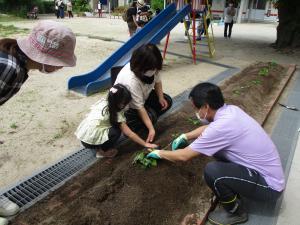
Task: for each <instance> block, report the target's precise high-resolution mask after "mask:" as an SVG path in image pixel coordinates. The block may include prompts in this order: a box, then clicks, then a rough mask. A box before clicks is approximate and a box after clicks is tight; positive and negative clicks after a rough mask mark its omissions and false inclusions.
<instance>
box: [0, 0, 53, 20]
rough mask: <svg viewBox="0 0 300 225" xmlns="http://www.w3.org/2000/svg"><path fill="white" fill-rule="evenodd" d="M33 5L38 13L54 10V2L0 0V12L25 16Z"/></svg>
mask: <svg viewBox="0 0 300 225" xmlns="http://www.w3.org/2000/svg"><path fill="white" fill-rule="evenodd" d="M34 6H37V7H38V8H39V13H51V12H53V11H54V2H52V1H43V0H0V12H1V13H9V14H13V15H17V16H21V17H25V16H26V14H27V12H28V11H31V10H32V9H33V7H34Z"/></svg>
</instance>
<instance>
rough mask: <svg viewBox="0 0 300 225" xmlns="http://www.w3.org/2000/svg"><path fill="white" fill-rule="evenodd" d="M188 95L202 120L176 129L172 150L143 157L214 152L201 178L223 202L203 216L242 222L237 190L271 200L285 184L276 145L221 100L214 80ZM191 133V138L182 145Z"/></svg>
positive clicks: (215, 220) (220, 221) (181, 157)
mask: <svg viewBox="0 0 300 225" xmlns="http://www.w3.org/2000/svg"><path fill="white" fill-rule="evenodd" d="M189 98H190V100H191V102H192V104H193V107H194V109H195V111H196V114H197V116H198V118H199V119H200V120H201V122H202V123H206V124H208V125H204V126H201V127H199V128H197V129H195V130H193V131H191V132H189V133H186V134H181V135H180V136H179V137H178V138H176V139H175V140H174V141H173V143H172V149H173V151H165V150H155V151H153V152H151V153H150V154H148V157H152V158H157V159H160V158H161V159H167V160H170V161H188V160H190V159H192V158H194V157H197V156H199V155H202V154H203V155H207V156H214V157H215V158H216V159H217V160H216V161H213V162H210V163H208V164H207V165H206V167H205V170H204V178H205V181H206V183H207V185H208V186H209V187H210V189H211V190H212V191H213V192H214V194H215V195H216V196H217V198H218V199H219V201H220V202H221V204H222V206H223V207H221V208H218V209H216V210H215V211H213V212H211V213H210V214H209V217H208V219H209V221H210V222H211V223H213V224H236V223H243V222H246V221H247V220H248V215H247V212H246V211H245V209H244V207H243V205H242V202H241V200H240V196H245V197H247V198H251V199H254V200H261V201H276V200H277V199H278V197H279V196H280V195H281V193H282V191H283V189H284V187H285V180H284V174H283V170H282V166H281V161H280V158H279V155H278V151H277V149H276V147H275V145H274V143H273V142H272V140H271V139H270V137H269V136H268V135H267V134H266V132H265V131H264V130H263V128H262V127H261V126H260V125H259V124H258V123H257V122H256V121H255V120H254V119H253V118H252V117H250V116H249V115H248V114H246V113H245V112H244V111H243V110H242V109H240V108H239V107H237V106H234V105H226V104H225V103H224V98H223V95H222V92H221V90H220V88H219V87H218V86H216V85H214V84H211V83H200V84H198V85H196V86H195V87H194V88H193V90H192V91H191V93H190V95H189ZM191 139H195V140H194V141H193V142H192V143H191V144H190V145H189V146H187V145H188V140H191ZM174 150H176V151H174Z"/></svg>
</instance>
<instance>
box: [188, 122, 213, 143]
mask: <svg viewBox="0 0 300 225" xmlns="http://www.w3.org/2000/svg"><path fill="white" fill-rule="evenodd" d="M207 127H208V125H204V126H201V127H198V128H196V129H195V130H192V131H190V132H188V133H186V134H185V136H186V138H187V140H191V139H196V138H198V137H199V136H201V135H202V133H203V131H204V130H205V129H206V128H207Z"/></svg>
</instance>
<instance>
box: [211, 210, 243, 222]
mask: <svg viewBox="0 0 300 225" xmlns="http://www.w3.org/2000/svg"><path fill="white" fill-rule="evenodd" d="M247 220H248V214H247V212H246V211H245V210H244V209H242V208H240V209H239V210H237V212H235V213H229V212H227V211H226V210H225V209H224V208H223V207H220V208H217V209H215V211H213V212H211V213H209V215H208V221H209V222H210V223H212V224H215V225H233V224H239V223H245V222H246V221H247Z"/></svg>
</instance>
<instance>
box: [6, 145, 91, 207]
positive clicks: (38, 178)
mask: <svg viewBox="0 0 300 225" xmlns="http://www.w3.org/2000/svg"><path fill="white" fill-rule="evenodd" d="M95 161H96V157H95V151H93V150H90V149H81V150H79V151H78V152H75V153H73V154H72V155H70V156H68V157H66V158H65V159H63V160H61V161H59V162H57V163H56V164H54V165H52V166H50V167H48V168H46V169H44V170H43V171H41V172H38V173H36V174H35V175H33V176H31V177H29V178H27V179H25V180H24V181H21V182H20V183H19V184H17V185H15V186H14V187H12V188H11V189H9V190H7V191H4V192H3V193H0V194H1V195H2V196H5V197H7V198H8V199H10V200H11V201H12V202H14V203H16V204H17V205H18V206H19V207H20V209H21V211H23V210H25V209H26V208H28V207H30V206H32V205H33V204H34V203H36V202H37V201H38V200H41V199H42V198H44V197H45V196H46V195H48V194H49V192H51V191H53V190H55V189H57V188H58V187H60V186H62V185H63V184H64V183H65V182H66V181H68V180H69V179H71V178H72V177H73V176H75V175H76V174H77V173H78V172H81V171H82V170H84V169H86V168H88V167H89V166H90V165H92V164H93V163H94V162H95Z"/></svg>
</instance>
